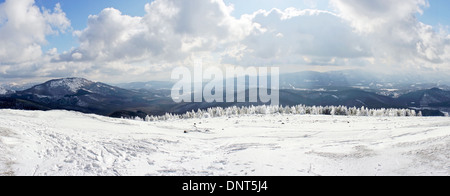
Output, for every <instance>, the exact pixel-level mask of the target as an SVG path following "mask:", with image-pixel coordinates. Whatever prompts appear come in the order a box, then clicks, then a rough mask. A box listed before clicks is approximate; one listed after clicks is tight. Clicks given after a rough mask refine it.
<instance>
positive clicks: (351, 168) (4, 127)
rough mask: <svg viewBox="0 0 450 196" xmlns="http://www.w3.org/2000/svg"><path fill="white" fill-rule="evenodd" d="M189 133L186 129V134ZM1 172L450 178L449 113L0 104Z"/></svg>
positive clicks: (6, 173) (15, 173)
mask: <svg viewBox="0 0 450 196" xmlns="http://www.w3.org/2000/svg"><path fill="white" fill-rule="evenodd" d="M185 131H187V132H188V133H184V132H185ZM0 175H250V176H251V175H446V176H448V175H450V119H449V118H444V117H430V118H425V117H346V116H309V115H267V116H242V117H233V118H227V117H222V118H213V119H189V120H173V121H164V122H141V121H134V120H124V119H112V118H106V117H101V116H96V115H86V114H81V113H76V112H67V111H51V112H30V111H15V110H0Z"/></svg>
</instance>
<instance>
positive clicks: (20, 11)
mask: <svg viewBox="0 0 450 196" xmlns="http://www.w3.org/2000/svg"><path fill="white" fill-rule="evenodd" d="M69 27H70V21H69V20H68V19H67V18H66V16H65V13H64V12H62V10H61V7H60V6H59V4H57V5H56V6H55V8H54V10H53V11H51V10H46V9H44V10H40V9H39V8H38V7H37V6H36V5H35V4H34V0H6V1H5V2H4V3H2V4H0V64H17V63H24V62H28V61H34V60H38V59H39V58H40V57H42V54H43V52H42V49H41V45H43V44H46V42H47V41H46V36H47V35H49V34H56V33H58V32H63V31H64V30H66V29H68V28H69Z"/></svg>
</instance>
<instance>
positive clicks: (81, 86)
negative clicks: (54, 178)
mask: <svg viewBox="0 0 450 196" xmlns="http://www.w3.org/2000/svg"><path fill="white" fill-rule="evenodd" d="M313 77H319V76H318V75H316V76H313ZM319 78H320V77H319ZM291 79H292V81H293V80H294V79H295V76H292V78H291ZM291 79H289V78H285V79H284V80H285V81H287V80H291ZM310 79H311V78H310ZM299 80H301V79H299ZM323 80H324V81H325V80H327V79H323ZM303 81H305V80H303ZM148 84H152V86H151V88H148V89H140V90H136V89H131V90H130V89H124V88H119V87H116V86H112V85H108V84H105V83H101V82H93V81H90V80H87V79H84V78H62V79H55V80H50V81H47V82H45V83H42V84H38V85H35V86H33V87H31V88H29V89H26V90H23V91H17V92H14V91H8V90H6V89H1V88H0V108H12V109H26V110H52V109H64V110H74V111H79V112H84V113H95V114H99V115H104V116H112V117H123V116H124V117H133V116H140V117H142V116H145V115H147V114H148V115H163V114H165V113H175V114H183V113H186V112H187V111H192V110H198V109H207V108H210V107H230V106H239V107H241V106H251V105H255V106H256V105H263V104H264V103H261V102H258V103H206V102H203V103H180V104H177V103H175V102H173V101H172V99H171V97H170V90H169V89H168V88H167V87H170V86H169V84H170V83H166V82H154V83H134V84H133V85H134V86H135V87H140V86H146V85H147V87H149V85H148ZM322 84H323V85H325V84H326V82H325V83H322ZM133 85H132V86H133ZM291 85H295V84H291ZM247 91H248V90H247ZM2 92H3V94H2ZM280 104H281V105H283V106H293V105H299V104H304V105H307V106H339V105H342V106H347V107H363V106H364V107H366V108H375V109H376V108H416V109H420V108H426V109H433V108H438V109H437V110H441V108H444V109H445V108H447V109H448V108H450V91H446V90H444V89H440V88H432V89H427V90H409V91H408V92H407V93H404V94H401V95H400V96H399V97H392V96H387V95H383V94H380V93H378V92H376V91H370V90H363V89H361V88H354V87H336V86H334V87H333V86H331V87H330V86H320V85H318V86H316V89H299V88H297V87H293V88H288V89H281V90H280ZM448 111H450V109H448ZM424 113H425V115H426V112H424ZM430 114H433V115H443V113H441V112H439V111H437V112H430Z"/></svg>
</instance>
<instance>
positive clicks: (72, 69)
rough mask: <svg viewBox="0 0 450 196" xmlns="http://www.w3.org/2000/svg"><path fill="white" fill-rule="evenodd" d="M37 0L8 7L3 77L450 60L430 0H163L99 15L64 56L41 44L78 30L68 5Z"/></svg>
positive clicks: (0, 32)
mask: <svg viewBox="0 0 450 196" xmlns="http://www.w3.org/2000/svg"><path fill="white" fill-rule="evenodd" d="M33 2H34V1H33V0H7V1H6V3H4V4H1V6H0V44H1V45H0V62H1V63H3V64H5V63H8V62H11V63H15V64H14V65H15V66H13V64H11V63H9V64H8V66H6V65H5V66H1V65H0V67H1V69H0V74H3V75H10V76H13V75H14V74H20V73H23V71H20V70H27V72H26V73H27V74H32V73H34V74H35V75H39V76H47V77H66V76H82V77H88V78H91V79H98V80H103V79H105V78H108V77H113V78H114V79H119V80H121V81H123V80H127V79H130V78H133V79H137V78H139V80H150V79H142V78H146V77H147V78H149V76H155V75H158V76H161V75H162V74H160V73H162V72H168V71H170V70H171V68H172V67H174V66H177V65H181V64H183V65H188V64H190V60H191V59H194V58H195V57H205V59H208V61H210V62H212V63H217V64H232V65H239V66H246V65H247V66H248V65H251V66H266V65H280V66H283V65H286V66H293V65H295V66H312V65H320V66H323V65H332V66H346V67H347V66H366V67H375V68H378V69H384V68H386V67H394V66H395V67H400V68H414V69H416V70H419V69H422V68H433V69H436V68H442V67H445V65H447V64H448V62H450V55H449V54H450V36H449V34H448V32H446V31H444V30H441V31H439V30H438V29H435V28H433V27H431V26H429V25H426V24H423V23H421V22H419V21H418V20H417V18H416V17H415V15H416V14H420V13H422V12H423V8H424V7H426V6H428V2H427V1H426V0H396V1H392V0H371V1H361V0H330V3H331V5H332V6H334V8H335V12H330V11H321V10H313V9H308V10H299V9H296V8H288V9H286V10H279V9H272V10H260V11H257V12H255V13H249V14H247V15H243V16H241V17H239V18H236V17H233V16H232V11H233V6H231V5H226V4H225V3H224V1H223V0H189V1H186V0H155V1H153V2H152V3H149V4H147V5H146V6H145V11H146V14H145V15H144V16H129V15H125V14H123V13H121V12H120V10H118V9H115V8H105V9H104V10H102V11H101V12H100V13H98V14H96V15H91V16H89V18H88V24H87V27H86V28H85V29H81V30H78V31H74V33H73V34H74V36H75V37H76V38H77V39H78V41H79V43H80V45H79V47H76V48H74V49H72V50H71V51H68V52H64V53H60V54H58V53H57V50H56V49H52V50H50V51H48V52H47V53H46V54H42V51H41V45H42V44H45V43H46V39H45V37H46V36H47V35H49V34H58V33H60V32H65V31H67V29H70V21H69V20H68V19H67V18H66V16H65V14H64V12H63V11H62V10H61V7H60V6H59V5H56V6H55V8H54V9H53V11H50V10H46V9H43V10H40V9H39V8H37V7H36V6H35V5H34V4H33ZM305 2H312V3H313V2H314V1H309V0H305ZM311 6H312V7H314V5H313V4H311ZM6 8H8V9H6ZM14 9H16V11H13V10H14ZM6 10H8V11H6ZM4 37H7V38H8V39H3V38H4ZM7 49H8V50H7ZM13 69H14V70H13ZM33 70H34V72H33ZM36 70H38V71H36ZM385 70H388V69H385ZM22 76H23V75H22ZM130 76H133V77H130ZM168 76H170V75H168ZM162 79H164V78H162Z"/></svg>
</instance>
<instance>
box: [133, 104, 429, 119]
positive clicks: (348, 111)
mask: <svg viewBox="0 0 450 196" xmlns="http://www.w3.org/2000/svg"><path fill="white" fill-rule="evenodd" d="M272 114H281V115H286V114H293V115H333V116H380V117H401V116H405V117H406V116H422V112H420V111H419V112H416V111H415V110H410V109H393V108H391V109H384V108H383V109H368V108H365V107H361V108H356V107H350V108H349V107H346V106H305V105H298V106H292V107H289V106H286V107H283V106H251V107H236V106H234V107H229V108H221V107H215V108H209V109H206V110H198V111H191V112H187V113H185V114H182V115H176V114H169V113H167V114H166V115H163V116H146V117H145V118H144V119H142V118H139V117H136V118H135V119H136V120H144V121H148V122H152V121H164V120H175V119H197V118H199V119H201V118H216V117H236V116H246V115H272Z"/></svg>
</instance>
